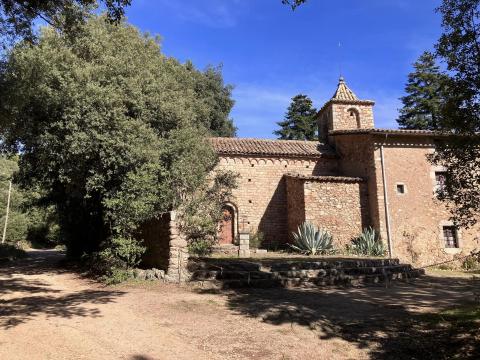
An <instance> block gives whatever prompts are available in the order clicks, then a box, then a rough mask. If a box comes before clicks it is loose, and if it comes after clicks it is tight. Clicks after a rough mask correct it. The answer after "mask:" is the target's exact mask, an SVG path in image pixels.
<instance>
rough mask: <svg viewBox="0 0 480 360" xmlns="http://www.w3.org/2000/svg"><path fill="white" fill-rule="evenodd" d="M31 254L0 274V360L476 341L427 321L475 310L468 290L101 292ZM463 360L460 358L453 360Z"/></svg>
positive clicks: (415, 351) (455, 347)
mask: <svg viewBox="0 0 480 360" xmlns="http://www.w3.org/2000/svg"><path fill="white" fill-rule="evenodd" d="M61 256H62V255H61V254H60V253H58V252H55V251H34V252H31V253H30V258H28V259H25V260H22V261H19V262H17V263H13V264H9V265H8V266H7V265H3V266H0V359H2V360H10V359H12V360H13V359H29V360H30V359H131V360H150V359H367V358H368V359H369V358H372V359H402V358H405V359H429V358H432V359H433V358H436V359H438V358H440V359H442V358H452V357H455V356H456V355H459V358H465V357H471V358H475V356H476V355H478V353H477V350H478V349H477V346H478V343H479V338H478V335H479V334H478V331H477V332H473V333H472V332H471V331H461V329H460V330H458V326H457V327H455V328H452V327H449V326H447V327H445V326H442V325H440V326H437V325H436V323H435V325H432V321H431V318H429V317H428V316H426V314H431V313H433V314H434V313H438V312H440V311H442V310H444V309H448V308H451V307H454V306H458V305H460V304H464V303H472V302H473V301H475V296H476V295H475V294H477V293H478V291H479V289H480V286H479V285H478V283H477V282H475V281H474V280H471V279H469V278H451V277H445V276H441V277H440V276H425V277H423V278H422V279H421V280H416V281H415V282H412V283H409V284H405V283H401V284H398V285H395V286H393V287H390V288H385V287H369V288H349V289H328V290H325V289H321V290H301V289H247V290H238V291H233V290H230V291H219V290H209V289H202V288H199V287H192V286H182V287H179V286H175V285H166V284H163V283H146V282H142V283H129V284H124V285H121V286H115V287H105V286H102V285H99V284H98V283H95V282H93V281H92V280H89V279H86V278H84V277H82V276H81V274H78V273H75V272H73V271H71V270H68V269H64V268H61V267H59V266H58V265H57V262H58V260H59V259H61ZM463 355H464V356H463Z"/></svg>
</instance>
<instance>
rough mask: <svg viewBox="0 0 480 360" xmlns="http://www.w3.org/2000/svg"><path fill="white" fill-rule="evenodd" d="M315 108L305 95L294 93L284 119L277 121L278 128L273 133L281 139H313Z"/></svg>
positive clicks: (315, 128)
mask: <svg viewBox="0 0 480 360" xmlns="http://www.w3.org/2000/svg"><path fill="white" fill-rule="evenodd" d="M316 114H317V110H316V109H315V108H314V107H313V104H312V100H311V99H310V98H309V97H308V96H307V95H302V94H299V95H296V96H294V97H293V98H292V102H291V103H290V106H289V107H288V109H287V113H286V114H285V119H284V120H283V121H280V122H278V123H277V125H278V126H280V129H279V130H276V131H274V132H273V133H274V134H275V135H277V136H278V138H279V139H282V140H315V139H316V130H317V124H316V120H315V116H316Z"/></svg>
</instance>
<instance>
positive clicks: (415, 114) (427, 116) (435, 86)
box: [397, 51, 447, 130]
mask: <svg viewBox="0 0 480 360" xmlns="http://www.w3.org/2000/svg"><path fill="white" fill-rule="evenodd" d="M413 67H414V71H413V72H411V73H410V74H409V75H408V81H407V85H406V86H405V92H406V93H407V95H406V96H404V97H402V98H400V100H401V101H402V103H403V107H402V108H401V109H400V116H399V118H398V119H397V122H398V124H399V125H400V127H401V128H403V129H422V130H434V129H438V127H439V116H440V111H441V110H440V107H441V104H442V95H441V94H442V91H443V89H444V85H445V83H446V81H445V80H446V79H447V76H446V75H444V74H442V73H441V72H440V68H439V67H438V65H437V64H436V62H435V55H433V54H432V53H430V52H428V51H426V52H424V53H423V54H422V55H421V56H420V57H419V58H418V60H417V61H416V62H415V63H414V64H413Z"/></svg>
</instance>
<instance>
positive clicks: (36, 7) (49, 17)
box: [0, 0, 131, 41]
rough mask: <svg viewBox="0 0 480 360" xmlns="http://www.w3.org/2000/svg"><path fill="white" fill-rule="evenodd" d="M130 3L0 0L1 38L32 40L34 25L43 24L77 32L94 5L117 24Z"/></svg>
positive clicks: (111, 0) (117, 0)
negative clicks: (100, 6) (101, 8)
mask: <svg viewBox="0 0 480 360" xmlns="http://www.w3.org/2000/svg"><path fill="white" fill-rule="evenodd" d="M130 3H131V0H99V1H97V0H0V35H1V36H2V38H3V40H4V41H5V40H6V39H11V40H15V39H16V38H23V39H25V40H33V39H34V37H35V31H34V28H35V23H36V22H37V21H44V22H46V23H48V24H50V25H52V26H54V27H56V28H58V29H63V30H74V29H75V30H78V29H79V26H80V25H81V23H83V21H84V20H85V19H86V18H87V17H88V14H89V13H90V12H91V11H92V10H93V9H94V8H95V7H97V5H102V6H103V7H104V8H105V10H106V11H107V19H108V20H109V21H111V22H119V21H120V20H121V18H122V17H123V15H124V8H125V7H126V6H128V5H130Z"/></svg>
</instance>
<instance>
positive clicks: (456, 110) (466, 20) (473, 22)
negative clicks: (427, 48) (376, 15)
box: [432, 0, 480, 226]
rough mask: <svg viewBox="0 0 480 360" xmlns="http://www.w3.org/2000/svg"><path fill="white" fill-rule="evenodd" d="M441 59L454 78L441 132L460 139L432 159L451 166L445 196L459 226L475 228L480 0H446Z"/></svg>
mask: <svg viewBox="0 0 480 360" xmlns="http://www.w3.org/2000/svg"><path fill="white" fill-rule="evenodd" d="M438 10H439V12H440V14H441V15H442V28H443V34H442V36H441V38H440V40H439V41H438V43H437V54H438V55H439V56H440V57H441V59H443V60H444V61H445V63H446V65H447V68H448V71H449V74H450V75H451V77H450V80H449V82H448V90H449V91H448V92H447V94H448V96H447V98H446V100H445V103H444V106H443V108H442V116H441V121H440V127H441V128H442V129H444V130H448V131H450V132H452V133H454V134H456V135H458V136H455V137H454V138H451V139H450V141H448V142H439V143H438V146H437V149H436V150H437V151H436V152H435V154H434V156H433V157H432V160H433V161H434V162H435V163H437V164H441V165H444V166H446V168H447V177H446V180H447V181H446V186H445V187H444V188H443V190H442V191H441V193H440V197H441V198H442V199H444V200H446V201H447V203H448V204H451V206H452V210H453V211H454V214H455V218H456V220H457V221H458V223H459V225H464V226H468V225H473V224H475V223H476V222H477V221H478V218H479V213H480V212H479V204H480V137H479V132H480V0H443V3H442V5H441V6H440V7H439V9H438Z"/></svg>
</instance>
